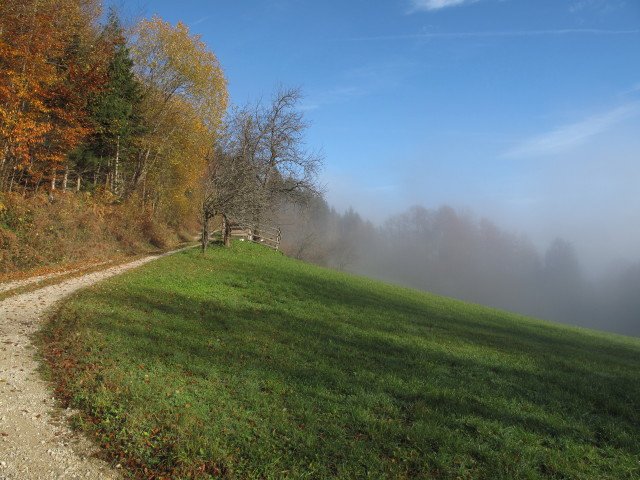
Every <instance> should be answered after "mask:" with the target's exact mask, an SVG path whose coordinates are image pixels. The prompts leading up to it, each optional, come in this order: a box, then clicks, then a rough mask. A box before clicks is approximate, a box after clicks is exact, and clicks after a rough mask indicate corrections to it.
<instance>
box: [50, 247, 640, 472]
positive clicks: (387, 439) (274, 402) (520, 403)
mask: <svg viewBox="0 0 640 480" xmlns="http://www.w3.org/2000/svg"><path fill="white" fill-rule="evenodd" d="M40 342H41V347H42V352H43V357H44V359H45V360H46V362H45V363H46V370H47V371H48V372H49V375H50V378H51V379H52V381H53V382H54V384H55V388H56V391H57V392H58V395H59V396H60V398H61V399H62V400H63V403H64V404H65V405H71V406H73V407H75V408H78V409H79V411H80V413H79V414H78V415H77V417H76V419H75V422H76V424H77V426H78V427H79V428H82V429H84V430H86V431H88V432H90V434H92V435H94V436H95V437H96V438H97V440H98V442H99V444H100V445H101V446H102V447H103V452H104V455H105V456H106V457H108V458H109V459H110V460H111V461H112V462H113V464H114V465H115V464H120V465H121V467H122V470H123V471H124V472H128V474H129V475H131V477H135V478H154V479H160V478H165V479H168V478H175V479H182V478H184V479H186V478H218V477H220V478H229V479H248V478H251V479H253V478H255V479H276V478H278V479H280V478H283V479H286V478H309V479H326V478H344V479H356V478H372V479H383V478H394V479H401V478H425V479H430V478H433V479H514V478H518V479H580V480H588V479H598V480H601V479H636V478H639V477H640V453H639V452H640V380H639V379H640V341H639V340H638V339H633V338H627V337H621V336H615V335H609V334H603V333H597V332H593V331H588V330H582V329H577V328H571V327H566V326H560V325H557V324H552V323H546V322H541V321H537V320H532V319H528V318H525V317H520V316H516V315H511V314H507V313H503V312H500V311H496V310H492V309H488V308H484V307H479V306H476V305H473V304H468V303H463V302H459V301H454V300H450V299H447V298H443V297H438V296H434V295H429V294H424V293H420V292H416V291H413V290H409V289H405V288H400V287H395V286H390V285H387V284H383V283H380V282H376V281H372V280H368V279H365V278H361V277H356V276H352V275H348V274H344V273H338V272H334V271H331V270H327V269H322V268H319V267H315V266H311V265H309V264H305V263H302V262H299V261H296V260H292V259H289V258H287V257H285V256H283V255H282V254H279V253H277V252H274V251H271V250H269V249H267V248H264V247H261V246H260V245H253V244H247V243H240V242H238V243H234V244H233V245H232V248H230V249H225V248H220V247H215V246H214V247H213V248H210V249H209V250H208V252H207V254H206V256H204V257H203V256H202V255H201V254H200V253H199V252H198V251H197V250H195V249H192V250H189V251H184V252H181V253H178V254H176V255H173V256H170V257H166V258H163V259H161V260H158V261H156V262H153V263H152V264H148V265H146V266H144V267H142V268H140V269H138V270H136V271H134V272H132V273H128V274H125V275H122V276H119V277H116V278H113V279H111V280H109V281H107V282H104V283H101V284H99V285H96V286H94V287H92V288H90V289H88V290H86V291H84V292H82V293H81V294H79V295H76V296H75V297H73V298H72V299H71V300H70V301H68V302H67V303H66V304H65V305H64V306H63V307H62V308H61V309H60V310H59V311H58V312H57V313H56V314H55V315H54V316H53V318H52V319H51V320H50V322H49V323H48V324H47V326H46V328H45V329H44V330H43V332H42V335H41V339H40Z"/></svg>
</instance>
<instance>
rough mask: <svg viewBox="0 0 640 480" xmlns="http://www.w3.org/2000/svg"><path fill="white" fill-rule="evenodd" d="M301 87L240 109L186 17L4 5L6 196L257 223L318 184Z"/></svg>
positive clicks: (1, 119)
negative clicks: (99, 201)
mask: <svg viewBox="0 0 640 480" xmlns="http://www.w3.org/2000/svg"><path fill="white" fill-rule="evenodd" d="M299 99H300V92H299V91H298V90H296V89H284V88H283V89H280V90H279V91H278V92H277V93H276V94H275V95H274V99H273V102H272V103H271V104H270V105H262V104H260V103H258V104H255V105H251V106H246V107H242V108H238V107H236V108H234V109H231V110H230V109H229V103H230V102H229V98H228V93H227V79H226V77H225V75H224V72H223V69H222V66H221V65H220V62H219V61H218V59H217V57H216V55H215V54H214V53H213V52H212V51H211V50H210V48H209V47H208V46H207V45H206V44H205V43H204V42H203V41H202V40H201V38H200V37H199V36H198V35H194V34H192V33H191V32H190V31H189V28H188V27H187V26H186V25H184V24H182V23H177V24H176V25H172V24H170V23H168V22H166V21H164V20H162V19H161V18H159V17H158V16H154V17H153V18H151V19H142V20H140V21H139V22H137V23H136V24H135V25H134V26H133V27H131V28H125V27H124V26H123V22H122V20H121V19H120V18H119V16H118V15H117V13H116V12H115V10H113V9H110V10H109V11H108V12H107V13H106V14H105V12H103V9H102V3H101V1H100V0H3V2H2V3H0V194H14V195H15V194H21V195H33V194H39V193H47V194H49V195H53V194H55V193H58V192H67V193H69V192H83V193H86V194H93V195H100V196H101V198H103V199H105V201H111V202H129V204H130V205H131V208H138V209H140V211H141V212H145V214H149V215H155V216H158V217H160V218H163V219H165V220H166V221H168V222H169V223H171V222H174V223H175V222H178V221H179V219H182V218H185V217H187V216H190V215H193V214H195V213H197V212H200V214H201V215H202V217H203V218H204V219H208V218H209V217H210V216H213V215H224V216H225V217H229V216H231V217H238V216H242V217H243V218H245V217H246V218H250V219H251V220H252V221H255V220H257V219H258V218H259V217H263V216H265V212H268V211H270V209H271V208H272V207H273V205H275V204H277V203H278V202H279V201H281V199H282V198H284V197H288V198H293V197H294V196H295V195H296V194H304V195H307V196H308V195H312V194H313V193H314V192H316V191H317V190H318V189H317V188H316V182H317V180H316V173H317V169H318V168H319V165H320V164H321V158H320V157H319V156H317V155H315V154H311V153H309V152H307V151H306V150H305V149H304V148H303V134H304V130H305V128H306V124H305V122H304V120H303V118H302V116H301V114H300V113H299V112H298V111H297V110H296V103H297V102H298V101H299ZM304 195H303V196H304ZM249 205H251V207H249Z"/></svg>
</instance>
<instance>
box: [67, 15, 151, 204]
mask: <svg viewBox="0 0 640 480" xmlns="http://www.w3.org/2000/svg"><path fill="white" fill-rule="evenodd" d="M102 37H103V39H104V41H106V42H107V43H108V44H110V45H111V51H112V54H111V59H110V61H109V67H108V80H107V83H106V85H105V87H104V88H103V89H102V91H101V92H100V94H99V95H97V96H96V97H95V98H94V100H93V101H92V102H91V106H90V107H91V118H92V121H93V123H94V126H95V133H94V134H93V135H91V136H90V137H89V138H88V140H87V142H86V143H85V144H84V145H83V146H82V147H80V148H79V149H77V150H76V151H75V152H73V154H72V155H71V159H72V160H73V161H74V162H75V166H76V172H77V174H78V177H85V179H87V180H89V181H91V182H92V183H94V184H95V183H103V184H104V185H105V186H106V187H107V188H108V189H109V190H111V191H112V192H113V193H115V194H117V195H121V194H123V193H124V192H123V190H124V189H123V187H124V180H125V173H126V167H127V160H128V159H129V158H130V157H131V155H132V152H133V150H134V149H135V143H136V142H135V140H136V137H137V136H139V135H140V134H141V133H143V131H144V129H143V126H142V116H141V115H140V113H139V105H140V103H141V101H142V97H143V94H142V87H141V85H140V83H139V82H138V80H137V79H136V78H135V76H134V74H133V71H132V69H133V60H132V59H131V56H130V51H129V48H128V47H127V43H126V40H125V37H124V33H123V28H122V26H121V24H120V21H119V19H118V17H117V15H116V13H115V12H114V11H113V9H112V10H111V11H110V12H109V17H108V20H107V23H106V25H105V26H104V29H103V32H102ZM79 184H80V181H78V186H79Z"/></svg>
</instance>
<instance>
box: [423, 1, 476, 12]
mask: <svg viewBox="0 0 640 480" xmlns="http://www.w3.org/2000/svg"><path fill="white" fill-rule="evenodd" d="M477 1H478V0H413V11H417V10H440V9H441V8H447V7H453V6H456V5H462V4H464V3H475V2H477Z"/></svg>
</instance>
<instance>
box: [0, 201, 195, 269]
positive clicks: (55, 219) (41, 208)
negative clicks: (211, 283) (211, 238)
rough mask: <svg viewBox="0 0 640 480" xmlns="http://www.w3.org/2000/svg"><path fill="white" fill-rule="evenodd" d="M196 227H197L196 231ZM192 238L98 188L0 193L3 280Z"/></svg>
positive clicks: (130, 203)
mask: <svg viewBox="0 0 640 480" xmlns="http://www.w3.org/2000/svg"><path fill="white" fill-rule="evenodd" d="M196 231H197V229H196ZM191 239H193V234H189V233H188V232H187V229H185V228H183V227H175V226H174V227H173V228H169V227H168V226H167V225H166V224H164V223H163V222H162V221H161V220H160V219H158V218H156V217H154V215H153V214H152V212H151V211H149V210H145V209H144V208H142V207H140V206H139V205H136V204H135V201H133V200H132V201H130V202H129V203H127V202H124V203H119V202H116V201H115V199H113V198H110V197H108V196H107V194H106V193H104V194H102V195H100V194H99V192H98V193H95V194H93V195H90V194H88V193H78V194H73V193H61V192H56V193H55V195H53V196H49V195H35V196H30V197H23V196H22V195H17V194H6V193H5V194H2V193H0V278H1V279H6V278H11V277H16V276H17V277H19V276H20V275H25V274H26V275H29V276H31V275H37V274H39V273H47V272H48V271H50V270H51V269H54V270H55V269H58V268H61V267H65V266H69V265H81V264H83V263H90V262H96V261H100V260H105V259H113V258H119V257H125V256H129V255H132V254H138V253H143V252H146V251H149V250H157V249H158V248H160V249H163V248H166V247H169V246H171V245H176V244H177V243H179V242H180V241H185V240H191Z"/></svg>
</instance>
